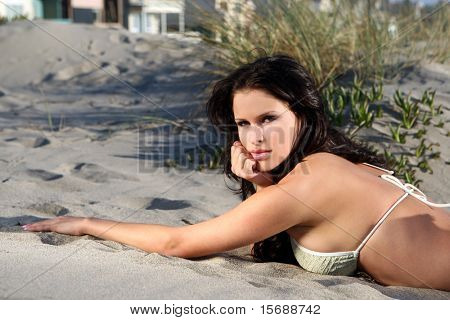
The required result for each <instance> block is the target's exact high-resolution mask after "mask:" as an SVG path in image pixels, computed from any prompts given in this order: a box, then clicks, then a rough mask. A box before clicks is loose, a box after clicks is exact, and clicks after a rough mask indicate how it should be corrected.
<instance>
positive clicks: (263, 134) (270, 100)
mask: <svg viewBox="0 0 450 320" xmlns="http://www.w3.org/2000/svg"><path fill="white" fill-rule="evenodd" d="M207 112H208V116H209V118H210V120H211V121H212V123H213V124H214V125H216V126H218V127H219V128H220V129H221V130H224V131H225V133H226V134H227V138H228V145H227V148H226V150H225V157H224V172H225V174H226V175H227V176H228V177H229V178H232V179H234V180H236V181H239V182H240V186H241V188H240V190H239V191H240V192H241V193H242V196H243V199H244V201H243V202H242V203H241V204H239V205H238V206H237V207H235V208H233V209H231V210H230V211H228V212H226V213H224V214H223V215H221V216H219V217H217V218H214V219H211V220H207V221H203V222H201V223H197V224H195V225H189V226H182V227H170V226H163V225H154V224H140V223H122V222H116V221H111V220H103V219H96V218H81V217H69V216H66V217H58V218H55V219H50V220H44V221H41V222H37V223H33V224H28V225H26V226H24V229H25V230H28V231H54V232H58V233H63V234H70V235H85V234H89V235H93V236H96V237H98V238H102V239H107V240H114V241H117V242H121V243H124V244H128V245H131V246H134V247H136V248H139V249H142V250H145V251H147V252H157V253H161V254H164V255H168V256H177V257H182V258H193V257H200V256H207V255H211V254H214V253H219V252H223V251H228V250H232V249H235V248H239V247H243V246H247V245H250V244H253V248H252V252H251V253H252V256H253V257H254V258H255V259H256V260H257V261H276V262H282V263H292V264H295V265H300V266H301V267H302V268H304V269H306V270H308V271H310V272H315V273H321V274H329V275H352V274H354V273H355V272H356V271H357V270H362V271H364V272H366V273H367V274H369V275H370V276H371V277H373V278H374V279H375V280H376V281H378V282H379V283H381V284H385V285H402V286H411V287H425V288H434V289H441V290H450V277H449V276H448V275H449V270H450V250H449V248H450V246H449V245H450V216H449V214H448V213H447V212H446V211H444V210H443V209H439V208H438V207H450V204H435V203H432V202H430V201H429V200H427V198H426V196H425V195H424V194H423V193H422V192H421V191H420V190H418V189H417V188H415V187H414V186H412V185H410V184H403V183H402V182H401V181H400V180H398V179H397V178H396V177H394V175H393V173H394V172H393V171H390V170H387V169H385V168H382V167H386V162H385V159H384V158H383V157H381V156H379V155H377V154H376V152H373V151H371V150H369V149H368V148H366V147H365V146H364V145H363V144H359V143H356V142H354V141H352V140H350V139H348V138H347V137H345V136H344V135H343V134H341V133H340V132H339V131H337V130H336V129H335V128H333V127H331V126H330V125H329V123H328V121H327V117H326V115H325V113H324V106H323V104H322V102H321V99H320V97H319V94H318V92H317V89H316V87H315V85H314V82H313V80H312V79H311V77H310V75H308V73H307V72H306V71H305V69H304V67H302V66H301V65H300V64H299V63H297V62H296V61H295V60H293V59H292V58H290V57H288V56H282V55H277V56H272V57H265V58H261V59H258V60H256V61H255V62H253V63H250V64H247V65H243V66H242V67H240V68H238V69H237V70H235V71H234V72H233V73H231V74H230V75H229V76H227V77H226V78H225V79H222V80H220V81H218V82H217V83H216V84H215V86H214V89H213V92H212V95H211V97H210V99H209V101H208V102H207Z"/></svg>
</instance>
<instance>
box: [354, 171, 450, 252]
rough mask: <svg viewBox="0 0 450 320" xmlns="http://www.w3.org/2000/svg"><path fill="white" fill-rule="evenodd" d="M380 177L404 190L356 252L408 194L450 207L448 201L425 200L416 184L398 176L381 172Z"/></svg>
mask: <svg viewBox="0 0 450 320" xmlns="http://www.w3.org/2000/svg"><path fill="white" fill-rule="evenodd" d="M380 177H381V178H382V179H384V180H386V181H388V182H390V183H392V184H395V185H396V186H398V187H400V188H401V189H402V190H404V191H405V193H404V194H403V195H402V196H401V197H400V198H399V199H398V200H397V201H396V202H395V203H394V204H393V205H392V206H391V207H390V208H389V210H388V211H387V212H386V213H385V214H384V215H383V217H381V219H380V220H379V221H378V222H377V224H376V225H375V227H374V228H373V229H372V231H370V233H369V234H368V235H367V236H366V238H365V239H364V240H363V241H362V242H361V244H360V245H359V246H358V248H357V249H356V250H355V251H357V252H359V251H361V249H362V247H363V246H364V245H365V244H366V243H367V241H369V239H370V237H371V236H372V235H373V234H374V233H375V231H376V230H377V229H378V227H379V226H380V225H381V224H382V223H383V221H384V220H386V218H387V217H388V216H389V214H390V213H391V212H392V210H394V209H395V207H396V206H397V205H398V204H399V203H400V202H402V201H403V199H405V198H406V197H407V196H408V195H410V196H413V197H414V198H417V199H419V200H420V201H422V202H423V203H426V204H428V205H430V206H433V207H440V208H444V207H450V203H434V202H430V201H428V200H427V196H426V195H425V194H424V193H423V192H422V191H420V189H419V188H417V187H416V186H414V185H412V184H410V183H405V184H403V183H402V182H401V181H400V180H399V179H398V178H396V177H394V176H392V175H389V174H382V175H381V176H380ZM414 191H417V192H419V194H417V193H414Z"/></svg>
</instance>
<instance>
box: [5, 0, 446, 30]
mask: <svg viewBox="0 0 450 320" xmlns="http://www.w3.org/2000/svg"><path fill="white" fill-rule="evenodd" d="M272 1H286V2H287V3H288V2H291V1H300V0H254V1H252V0H2V3H0V18H1V17H4V18H6V19H8V20H11V19H13V18H14V17H16V16H26V17H27V18H29V19H53V20H58V21H64V22H75V23H106V24H117V25H121V26H123V27H124V28H127V29H129V30H130V31H131V32H148V33H152V34H158V33H171V32H174V33H184V32H185V31H186V30H188V31H200V32H202V31H206V30H205V29H204V26H203V25H202V18H201V17H202V15H203V14H204V13H207V14H208V13H209V14H217V18H218V19H223V20H224V21H226V22H228V23H239V24H240V25H245V24H247V23H249V22H251V21H247V20H248V13H249V12H251V11H252V10H256V11H259V10H260V9H261V8H264V7H267V6H268V5H269V4H270V2H272ZM339 1H341V0H310V3H311V5H312V7H313V8H314V9H316V10H320V11H329V10H330V9H331V8H332V6H333V4H337V3H339ZM437 2H438V3H439V1H437ZM441 2H442V3H445V1H441ZM354 3H355V9H356V10H359V11H361V14H362V15H364V14H366V11H367V10H366V9H365V8H366V7H365V6H363V4H367V3H370V4H371V6H369V8H370V7H373V8H374V9H381V10H382V11H389V12H391V13H394V14H395V13H399V12H400V11H402V10H406V9H408V8H409V9H408V10H410V11H411V10H414V12H415V14H416V16H417V17H419V16H420V15H421V14H422V11H423V10H424V8H423V7H424V6H423V4H422V3H421V1H412V0H410V1H400V0H397V1H393V0H390V1H389V0H370V2H366V1H363V0H354ZM411 8H412V9H411ZM364 10H366V11H364Z"/></svg>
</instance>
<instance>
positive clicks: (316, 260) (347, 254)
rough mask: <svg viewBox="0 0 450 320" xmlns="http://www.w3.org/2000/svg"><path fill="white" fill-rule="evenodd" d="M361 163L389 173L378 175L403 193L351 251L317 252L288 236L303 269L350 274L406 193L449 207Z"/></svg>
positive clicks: (435, 204)
mask: <svg viewBox="0 0 450 320" xmlns="http://www.w3.org/2000/svg"><path fill="white" fill-rule="evenodd" d="M363 164H365V165H368V166H371V167H374V168H376V169H380V170H383V171H385V172H388V173H389V174H382V175H381V176H380V177H381V178H382V179H383V180H386V181H388V182H390V183H392V184H394V185H396V186H398V187H399V188H401V189H402V190H404V191H405V193H404V194H403V195H402V196H401V197H400V198H399V199H398V200H397V201H395V203H394V204H393V205H392V206H391V207H390V208H389V209H388V210H387V211H386V213H385V214H384V215H383V216H382V217H381V219H380V220H379V221H378V222H377V224H376V225H375V226H374V228H372V230H371V231H370V232H369V234H368V235H367V236H366V237H365V238H364V240H363V241H362V242H361V243H360V245H359V246H358V248H357V249H356V250H353V251H343V252H318V251H313V250H310V249H308V248H305V247H303V246H302V245H300V244H299V243H298V242H297V241H296V240H295V239H294V238H292V237H290V240H291V245H292V249H293V252H294V255H295V258H296V259H297V261H298V263H299V264H300V266H301V267H303V268H304V269H305V270H307V271H310V272H314V273H320V274H331V275H351V274H353V273H354V272H355V271H356V269H357V264H358V256H359V252H360V251H361V249H362V247H363V246H364V245H365V244H366V243H367V241H369V239H370V237H371V236H372V235H373V234H374V233H375V231H376V230H377V229H378V227H379V226H380V225H381V224H382V223H383V222H384V220H386V218H387V217H388V216H389V214H390V213H391V212H392V211H393V210H394V209H395V207H396V206H397V205H398V204H399V203H400V202H402V201H403V200H404V199H405V198H406V197H407V196H408V195H410V196H413V197H415V198H417V199H419V200H420V201H422V202H423V203H426V204H428V205H430V206H433V207H450V203H442V204H440V203H433V202H430V201H428V200H427V196H426V195H425V194H424V193H423V192H422V191H420V190H419V189H418V188H417V187H415V186H414V185H412V184H410V183H405V184H403V183H402V182H401V181H400V180H399V179H397V178H396V177H394V176H393V175H392V174H394V171H392V170H386V169H383V168H380V167H377V166H374V165H371V164H369V163H366V162H364V163H363ZM414 191H417V192H419V194H416V193H414Z"/></svg>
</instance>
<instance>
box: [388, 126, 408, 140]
mask: <svg viewBox="0 0 450 320" xmlns="http://www.w3.org/2000/svg"><path fill="white" fill-rule="evenodd" d="M388 126H389V130H390V131H391V137H392V139H394V141H395V142H398V143H401V144H405V143H406V132H401V131H400V129H401V127H402V125H401V124H399V125H398V126H397V127H396V128H394V127H392V126H391V124H388Z"/></svg>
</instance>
